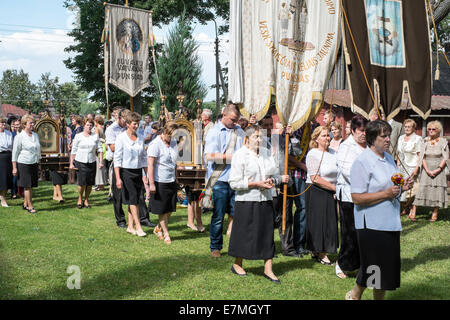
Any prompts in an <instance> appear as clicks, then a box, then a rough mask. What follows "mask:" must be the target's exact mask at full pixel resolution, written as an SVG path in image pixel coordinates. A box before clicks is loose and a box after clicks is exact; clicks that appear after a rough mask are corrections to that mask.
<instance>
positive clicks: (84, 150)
mask: <svg viewBox="0 0 450 320" xmlns="http://www.w3.org/2000/svg"><path fill="white" fill-rule="evenodd" d="M97 152H98V153H100V152H103V148H102V144H101V142H100V139H99V138H98V135H96V134H91V135H90V136H88V137H86V136H85V135H84V133H83V132H80V133H79V134H77V135H76V136H75V138H74V139H73V142H72V154H74V155H75V160H76V161H78V162H82V163H93V162H95V161H96V155H97V154H96V153H97Z"/></svg>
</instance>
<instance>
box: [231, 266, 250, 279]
mask: <svg viewBox="0 0 450 320" xmlns="http://www.w3.org/2000/svg"><path fill="white" fill-rule="evenodd" d="M231 272H233V273H234V274H236V275H238V276H239V277H246V276H247V273H244V274H240V273H237V271H236V269H234V266H233V265H232V266H231Z"/></svg>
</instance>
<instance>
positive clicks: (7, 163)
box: [0, 151, 13, 191]
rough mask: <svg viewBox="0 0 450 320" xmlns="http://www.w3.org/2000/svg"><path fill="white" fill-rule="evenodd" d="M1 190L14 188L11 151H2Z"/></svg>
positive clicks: (0, 157)
mask: <svg viewBox="0 0 450 320" xmlns="http://www.w3.org/2000/svg"><path fill="white" fill-rule="evenodd" d="M0 168H1V169H0V190H2V191H3V190H9V189H11V188H12V179H13V178H12V177H13V176H12V162H11V152H9V151H5V152H0Z"/></svg>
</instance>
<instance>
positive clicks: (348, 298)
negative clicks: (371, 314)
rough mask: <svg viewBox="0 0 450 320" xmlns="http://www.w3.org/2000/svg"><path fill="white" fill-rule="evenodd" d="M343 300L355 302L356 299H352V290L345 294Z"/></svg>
mask: <svg viewBox="0 0 450 320" xmlns="http://www.w3.org/2000/svg"><path fill="white" fill-rule="evenodd" d="M345 300H356V299H353V296H352V290H350V291H349V292H347V293H346V294H345Z"/></svg>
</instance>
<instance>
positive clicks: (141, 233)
mask: <svg viewBox="0 0 450 320" xmlns="http://www.w3.org/2000/svg"><path fill="white" fill-rule="evenodd" d="M135 235H137V236H138V237H146V236H147V234H146V233H145V232H144V231H142V230H141V231H137V230H136V233H135Z"/></svg>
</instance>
